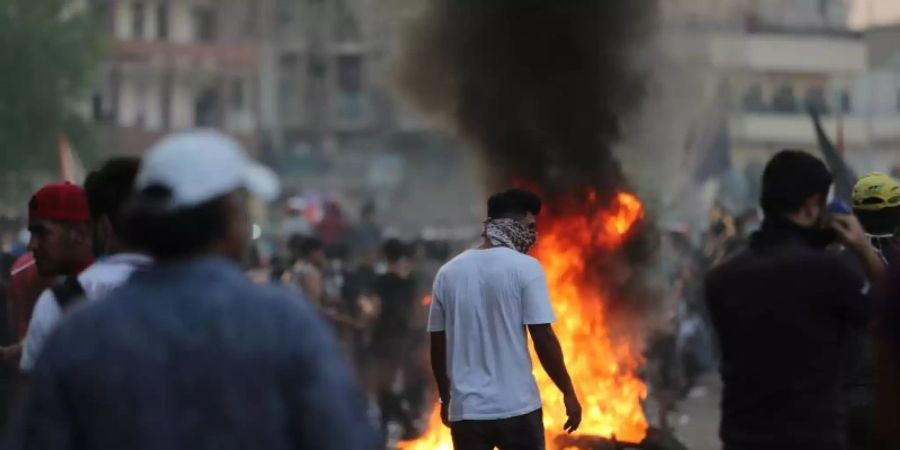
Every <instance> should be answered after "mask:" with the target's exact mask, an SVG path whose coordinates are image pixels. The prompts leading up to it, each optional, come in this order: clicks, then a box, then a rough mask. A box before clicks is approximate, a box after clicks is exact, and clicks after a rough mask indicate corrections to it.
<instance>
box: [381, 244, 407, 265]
mask: <svg viewBox="0 0 900 450" xmlns="http://www.w3.org/2000/svg"><path fill="white" fill-rule="evenodd" d="M382 251H383V252H384V259H386V260H387V262H389V263H395V262H397V261H400V260H401V259H403V258H406V257H409V254H410V248H409V246H408V245H406V244H405V243H403V241H401V240H399V239H388V240H387V241H385V242H384V246H383V247H382Z"/></svg>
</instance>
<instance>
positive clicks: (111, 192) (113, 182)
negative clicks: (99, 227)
mask: <svg viewBox="0 0 900 450" xmlns="http://www.w3.org/2000/svg"><path fill="white" fill-rule="evenodd" d="M140 166H141V160H140V158H133V157H121V158H112V159H110V160H109V161H107V162H106V163H105V164H103V166H102V167H100V169H99V170H95V171H93V172H91V173H90V174H89V175H88V176H87V178H86V179H85V180H84V191H85V194H86V195H87V199H88V207H89V208H90V211H91V219H93V220H94V221H97V220H98V219H100V218H101V217H103V216H106V217H108V218H109V221H110V223H111V224H112V227H113V230H114V231H115V232H116V233H117V234H118V233H121V231H122V230H121V228H122V226H121V225H122V223H121V222H122V221H121V220H120V219H121V212H122V207H123V206H124V205H125V202H127V201H128V199H129V198H130V197H131V195H132V194H133V192H134V179H135V178H136V177H137V173H138V170H139V169H140Z"/></svg>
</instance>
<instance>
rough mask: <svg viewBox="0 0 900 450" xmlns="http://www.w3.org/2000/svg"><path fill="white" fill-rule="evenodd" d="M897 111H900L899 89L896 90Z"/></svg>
mask: <svg viewBox="0 0 900 450" xmlns="http://www.w3.org/2000/svg"><path fill="white" fill-rule="evenodd" d="M897 111H900V91H897Z"/></svg>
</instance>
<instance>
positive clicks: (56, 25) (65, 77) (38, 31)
mask: <svg viewBox="0 0 900 450" xmlns="http://www.w3.org/2000/svg"><path fill="white" fill-rule="evenodd" d="M86 3H87V2H84V1H81V2H79V1H77V0H2V1H0V68H2V69H0V204H2V203H6V205H7V206H8V207H9V206H13V207H17V206H18V205H20V204H22V202H23V199H25V198H27V196H28V195H29V194H30V192H31V190H32V189H33V188H34V186H33V183H34V181H35V180H34V177H35V176H36V174H40V173H43V174H44V176H45V177H46V176H47V175H48V174H49V175H51V176H52V177H53V178H56V177H58V173H57V170H58V169H57V166H56V155H57V152H56V149H57V142H58V140H59V137H60V136H61V135H66V136H68V137H69V139H70V140H71V141H72V143H73V145H74V146H75V148H77V149H84V148H88V146H89V145H88V143H89V142H90V137H91V132H90V128H91V127H90V124H89V122H88V121H87V119H86V117H84V113H81V112H79V109H83V108H82V106H83V105H86V104H87V103H86V99H87V96H88V94H89V92H90V89H91V87H92V85H93V81H94V75H95V74H96V69H97V67H98V64H99V62H100V57H101V55H102V48H101V47H102V46H101V40H100V35H99V33H98V32H97V30H98V27H96V26H95V23H94V21H93V18H92V15H91V14H90V11H89V10H88V8H86V7H84V5H86ZM79 5H81V7H80V6H79ZM16 209H19V208H16ZM22 209H24V208H22Z"/></svg>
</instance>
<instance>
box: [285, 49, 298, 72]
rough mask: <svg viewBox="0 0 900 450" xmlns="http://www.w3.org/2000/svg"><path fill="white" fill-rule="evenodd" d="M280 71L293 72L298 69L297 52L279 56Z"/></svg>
mask: <svg viewBox="0 0 900 450" xmlns="http://www.w3.org/2000/svg"><path fill="white" fill-rule="evenodd" d="M280 64H281V70H286V71H288V72H293V71H295V70H297V68H298V67H300V55H299V54H298V53H297V52H288V53H284V54H282V55H281V60H280Z"/></svg>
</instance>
